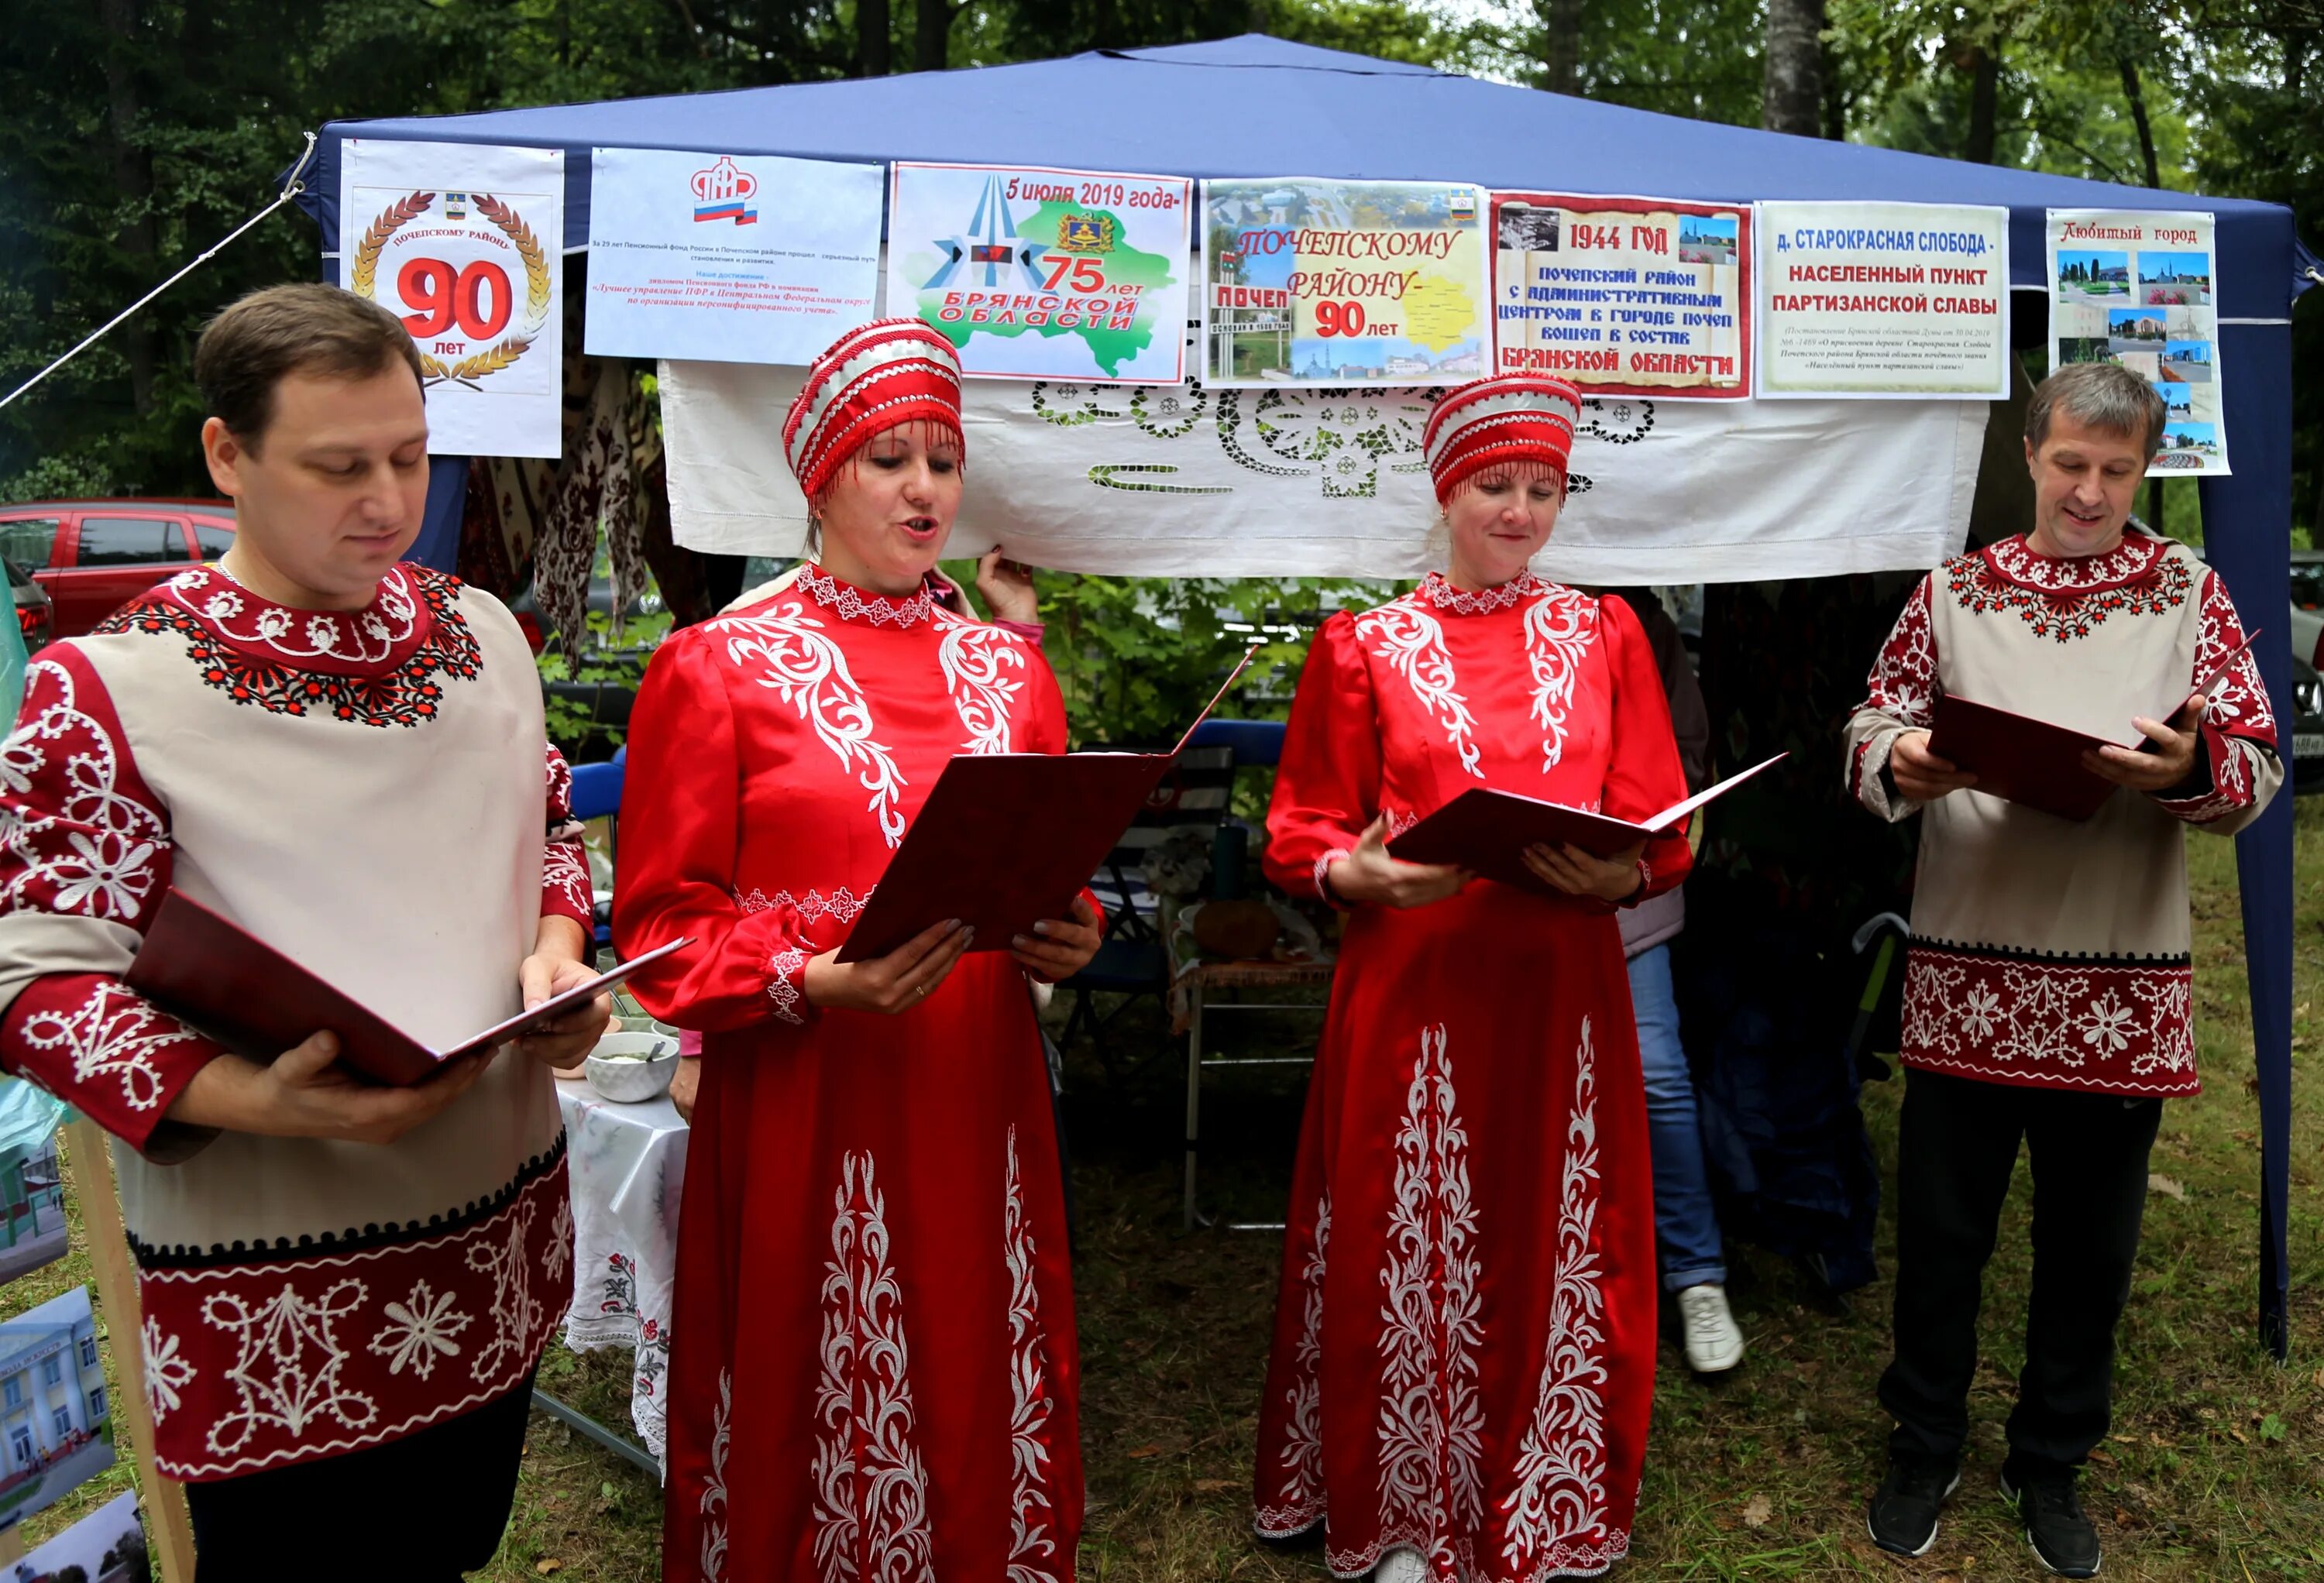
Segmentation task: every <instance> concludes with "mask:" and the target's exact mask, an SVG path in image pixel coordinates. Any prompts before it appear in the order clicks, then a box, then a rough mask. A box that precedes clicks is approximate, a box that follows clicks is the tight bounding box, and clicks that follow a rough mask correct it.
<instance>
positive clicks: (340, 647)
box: [97, 566, 484, 727]
mask: <svg viewBox="0 0 2324 1583" xmlns="http://www.w3.org/2000/svg"><path fill="white" fill-rule="evenodd" d="M188 578H210V579H214V580H215V579H217V574H214V573H210V572H208V571H202V572H189V573H185V574H183V575H180V577H178V578H177V579H175V580H173V582H171V583H170V584H164V585H163V586H162V587H161V589H158V590H156V591H155V592H154V593H152V594H147V595H146V596H144V597H143V598H142V599H136V600H133V601H131V602H130V603H128V604H125V605H124V606H123V607H122V608H121V609H120V610H118V611H115V612H114V613H113V614H112V615H110V616H108V617H106V620H105V621H104V622H103V623H101V624H100V625H99V626H98V627H97V631H99V632H101V633H117V632H143V633H150V634H152V635H153V636H156V637H161V636H166V635H170V634H172V633H174V634H176V635H178V636H180V637H182V638H183V639H185V640H186V657H187V658H189V659H190V660H191V661H193V663H194V664H196V665H197V666H198V667H201V672H202V680H203V681H204V682H206V683H207V684H208V685H209V686H213V687H216V688H217V689H218V690H219V691H220V692H222V693H225V694H226V695H227V696H228V697H230V698H232V699H233V700H234V701H235V703H237V704H252V705H254V706H255V707H257V708H260V709H263V710H265V711H266V712H267V713H270V714H288V715H295V716H300V717H304V716H307V715H310V714H312V715H325V716H328V717H329V718H331V719H334V720H342V721H346V722H351V723H354V724H357V725H371V726H380V727H386V726H391V725H401V726H417V725H422V724H425V723H426V722H429V721H431V720H433V719H435V718H436V716H437V714H438V711H439V710H440V709H441V707H442V705H443V702H444V696H445V686H446V684H447V682H462V681H474V680H475V679H476V677H477V676H480V675H482V674H483V667H484V661H483V655H482V651H481V650H480V649H478V647H477V644H476V639H475V633H474V632H472V631H470V630H468V623H467V621H466V618H465V617H463V616H462V615H461V614H460V612H459V611H458V610H457V609H456V608H455V601H456V598H457V594H458V591H459V584H458V582H457V580H456V579H454V578H452V577H448V576H447V575H444V574H443V573H440V572H431V571H428V570H426V569H425V568H422V567H419V566H399V567H397V568H396V569H395V570H394V571H393V572H392V573H390V574H389V575H388V576H387V578H386V579H385V580H383V582H382V583H381V584H380V595H379V598H378V599H377V600H375V601H374V603H373V605H372V608H371V610H370V611H367V612H357V615H356V616H348V615H345V614H341V613H338V612H327V611H287V610H285V609H284V608H283V607H282V606H280V605H269V604H265V603H264V602H263V601H260V600H258V599H257V598H256V596H254V595H253V594H248V593H245V592H244V591H242V590H240V589H236V588H234V587H232V586H231V585H230V584H228V585H227V586H226V588H225V589H224V590H222V591H220V590H215V589H213V590H212V591H211V592H210V593H209V594H208V595H207V596H203V597H200V601H199V603H198V604H197V603H192V602H189V597H188V596H186V594H185V592H184V591H183V590H181V589H180V588H179V586H178V584H182V583H184V582H186V580H187V579H188ZM206 586H208V584H206ZM195 593H196V594H197V595H200V593H201V591H200V590H196V591H195ZM406 600H410V601H416V602H417V603H416V605H413V606H410V609H416V610H418V611H421V612H425V619H424V620H423V619H420V618H418V617H416V616H415V617H413V618H412V619H411V621H410V623H409V625H407V626H405V627H403V628H401V630H398V629H396V628H393V627H392V626H391V624H390V623H389V622H388V621H386V620H385V619H383V618H380V617H378V616H377V615H376V613H375V612H381V611H383V610H386V609H388V608H389V606H390V604H391V603H394V604H395V605H396V607H397V608H399V609H404V608H405V606H404V604H403V602H404V601H406ZM212 607H216V608H217V610H220V611H223V612H225V614H224V615H217V614H213V613H212ZM253 607H260V608H259V609H258V614H257V616H256V618H255V619H253V620H244V616H245V614H246V613H247V612H249V611H250V610H251V609H252V608H253ZM326 618H327V619H326ZM362 618H370V620H369V621H366V620H364V619H362ZM374 621H375V622H376V630H374V625H373V624H372V623H373V622H374ZM415 637H416V640H415ZM374 656H376V658H374Z"/></svg>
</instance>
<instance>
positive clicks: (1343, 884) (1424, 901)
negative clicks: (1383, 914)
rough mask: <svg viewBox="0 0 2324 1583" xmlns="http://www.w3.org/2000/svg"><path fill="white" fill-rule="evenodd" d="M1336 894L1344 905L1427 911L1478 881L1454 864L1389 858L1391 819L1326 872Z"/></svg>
mask: <svg viewBox="0 0 2324 1583" xmlns="http://www.w3.org/2000/svg"><path fill="white" fill-rule="evenodd" d="M1323 875H1324V879H1325V880H1326V881H1327V882H1328V883H1329V884H1330V886H1331V888H1332V893H1333V895H1335V896H1337V897H1339V898H1340V899H1341V900H1342V901H1344V902H1350V903H1356V902H1376V903H1378V904H1379V906H1381V907H1426V906H1427V905H1428V904H1429V903H1430V902H1432V901H1443V899H1444V898H1445V897H1448V896H1452V895H1453V894H1455V893H1456V892H1458V891H1459V890H1460V888H1462V886H1463V885H1466V884H1468V883H1469V881H1470V880H1471V879H1475V878H1476V876H1475V875H1473V874H1471V873H1470V872H1469V870H1466V869H1463V868H1460V867H1457V866H1456V865H1454V864H1452V863H1407V862H1404V861H1400V860H1398V859H1396V858H1392V857H1390V856H1388V815H1385V814H1383V815H1380V816H1379V818H1377V819H1375V820H1373V821H1372V822H1371V824H1369V826H1368V827H1366V829H1365V831H1364V834H1363V839H1362V840H1360V841H1359V842H1356V850H1355V851H1351V852H1350V853H1349V854H1348V855H1347V856H1346V857H1344V858H1342V859H1340V860H1339V861H1337V862H1335V863H1333V865H1332V866H1331V867H1330V868H1328V869H1326V870H1323Z"/></svg>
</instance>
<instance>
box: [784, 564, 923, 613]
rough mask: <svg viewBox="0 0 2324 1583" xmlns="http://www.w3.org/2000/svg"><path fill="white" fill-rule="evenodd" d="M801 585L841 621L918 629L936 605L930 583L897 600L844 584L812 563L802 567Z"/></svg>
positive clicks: (809, 595) (799, 582)
mask: <svg viewBox="0 0 2324 1583" xmlns="http://www.w3.org/2000/svg"><path fill="white" fill-rule="evenodd" d="M798 585H799V587H800V588H802V589H803V590H805V591H806V593H807V595H808V597H810V598H812V599H813V600H814V601H815V602H816V603H817V604H819V605H821V606H823V607H824V609H825V610H835V611H837V612H839V619H840V620H841V621H862V622H864V623H866V624H868V625H871V626H874V627H896V628H899V629H900V628H905V627H917V626H918V625H919V624H920V623H921V622H922V621H926V620H927V619H928V613H929V612H931V611H933V610H934V609H935V608H936V590H935V589H934V588H932V587H931V586H929V584H927V583H922V584H920V591H919V592H918V594H907V595H906V596H905V597H903V598H901V599H896V598H892V597H890V595H888V594H873V593H871V592H869V591H868V590H866V589H862V588H858V587H856V586H855V585H854V584H853V583H843V582H841V581H840V580H839V579H838V578H836V577H835V576H833V575H831V574H830V573H828V572H826V571H825V570H824V569H823V568H822V567H821V566H816V565H815V564H814V563H813V562H809V563H808V564H807V566H805V567H803V568H801V570H800V572H799V580H798Z"/></svg>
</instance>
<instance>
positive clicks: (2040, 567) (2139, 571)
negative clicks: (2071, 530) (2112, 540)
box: [1985, 531, 2170, 594]
mask: <svg viewBox="0 0 2324 1583" xmlns="http://www.w3.org/2000/svg"><path fill="white" fill-rule="evenodd" d="M2169 543H2170V541H2169V540H2168V539H2165V538H2158V537H2156V536H2155V535H2153V534H2152V533H2141V532H2136V531H2132V532H2128V533H2125V534H2124V535H2123V537H2122V542H2121V543H2120V544H2117V545H2116V546H2115V547H2114V548H2112V549H2110V550H2107V552H2106V553H2105V554H2104V555H2085V556H2057V555H2043V554H2042V553H2041V552H2040V551H2038V550H2036V549H2035V548H2033V546H2032V545H2031V544H2029V543H2027V542H2026V540H2025V539H2024V538H2023V537H2016V538H2005V539H2002V540H2001V541H2000V542H1998V543H1997V544H1991V545H1988V546H1987V547H1986V550H1985V564H1986V565H1987V566H1990V567H1992V568H1993V571H1994V574H1995V575H1997V576H1999V577H2001V578H2003V579H2005V580H2006V581H2007V582H2011V583H2015V584H2017V585H2018V586H2019V587H2021V588H2030V589H2033V591H2034V592H2035V593H2037V594H2100V593H2104V592H2105V591H2106V590H2107V589H2109V588H2120V587H2124V586H2126V584H2132V583H2135V582H2137V581H2139V580H2140V579H2141V578H2143V577H2144V576H2145V575H2147V574H2148V573H2150V572H2152V571H2153V569H2154V566H2155V563H2156V562H2158V561H2160V560H2161V559H2162V558H2163V551H2164V549H2165V548H2166V547H2167V546H2168V544H2169Z"/></svg>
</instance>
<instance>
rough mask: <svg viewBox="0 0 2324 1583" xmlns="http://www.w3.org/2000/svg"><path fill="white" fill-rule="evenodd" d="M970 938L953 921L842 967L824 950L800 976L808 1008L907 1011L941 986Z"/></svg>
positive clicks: (885, 1012) (892, 1013)
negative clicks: (871, 956) (877, 954)
mask: <svg viewBox="0 0 2324 1583" xmlns="http://www.w3.org/2000/svg"><path fill="white" fill-rule="evenodd" d="M973 933H974V931H973V930H971V929H970V928H968V926H967V925H964V924H963V923H962V922H961V921H960V920H959V919H958V918H951V919H947V920H946V921H945V922H944V923H941V924H936V925H931V926H930V927H928V928H926V929H923V930H921V931H920V932H919V933H918V934H915V935H913V936H912V938H910V939H909V940H907V941H906V942H904V943H903V944H901V945H899V946H898V947H896V949H895V950H893V951H891V952H890V953H888V954H887V955H885V956H882V957H876V958H874V959H873V960H871V961H870V962H841V961H840V960H839V953H838V951H837V950H836V949H834V950H831V951H826V952H825V953H823V954H822V955H821V956H818V957H815V958H812V959H810V960H809V961H808V962H807V971H806V972H805V973H803V974H801V975H800V978H801V980H802V983H803V985H804V987H805V989H806V990H807V1004H808V1005H809V1006H817V1007H821V1008H824V1009H825V1010H826V1011H876V1012H879V1013H880V1014H881V1015H882V1016H884V1017H893V1016H895V1015H896V1014H897V1013H898V1012H900V1011H909V1010H911V1008H913V1007H915V1006H918V1004H919V1003H920V1002H921V1001H923V1000H925V999H927V998H928V997H929V995H931V994H933V993H934V992H935V990H936V986H937V985H938V984H941V983H943V982H944V981H945V975H946V974H948V973H950V972H951V971H952V970H953V968H954V966H955V965H957V964H958V962H960V953H962V952H964V951H966V950H967V949H968V942H969V937H970V936H971V934H973Z"/></svg>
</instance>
